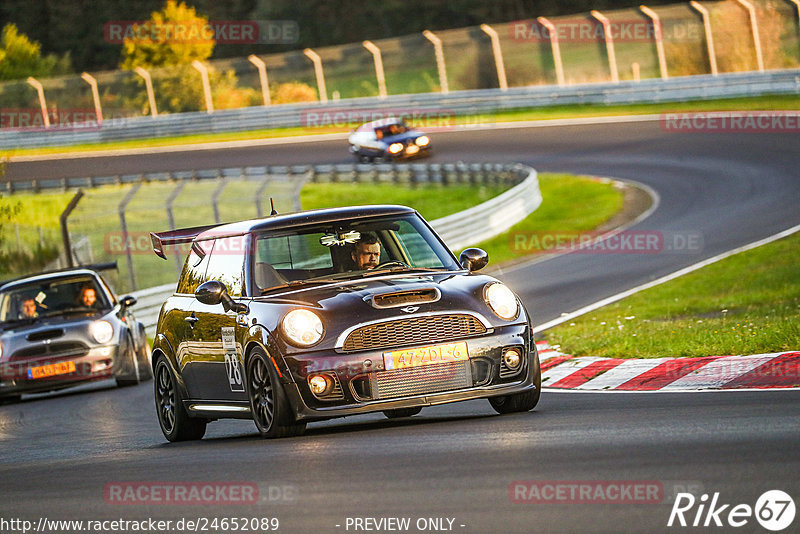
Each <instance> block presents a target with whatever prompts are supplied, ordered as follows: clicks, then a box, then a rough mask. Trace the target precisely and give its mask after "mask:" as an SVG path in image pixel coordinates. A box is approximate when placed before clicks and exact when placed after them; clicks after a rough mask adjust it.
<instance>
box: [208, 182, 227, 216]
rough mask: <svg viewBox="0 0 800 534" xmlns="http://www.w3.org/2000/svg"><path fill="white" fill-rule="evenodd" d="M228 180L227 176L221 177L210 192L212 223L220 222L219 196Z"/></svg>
mask: <svg viewBox="0 0 800 534" xmlns="http://www.w3.org/2000/svg"><path fill="white" fill-rule="evenodd" d="M228 183H229V180H228V179H227V178H223V179H222V181H221V182H220V184H219V185H218V186H217V188H216V189H215V190H214V192H213V193H212V194H211V207H212V209H213V210H214V223H216V224H219V223H220V216H219V197H220V196H222V192H223V191H225V188H226V187H227V186H228Z"/></svg>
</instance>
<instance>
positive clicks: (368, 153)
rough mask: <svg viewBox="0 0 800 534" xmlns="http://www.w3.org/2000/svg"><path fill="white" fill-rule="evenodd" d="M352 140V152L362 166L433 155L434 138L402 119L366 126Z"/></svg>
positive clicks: (391, 119)
mask: <svg viewBox="0 0 800 534" xmlns="http://www.w3.org/2000/svg"><path fill="white" fill-rule="evenodd" d="M348 141H349V143H350V153H351V154H353V155H355V156H356V158H358V160H359V161H360V162H362V163H370V162H373V161H379V162H389V161H393V160H398V159H411V158H418V157H420V156H425V155H428V154H430V152H431V138H430V137H428V136H427V135H426V134H424V133H422V132H421V131H419V130H415V129H413V128H410V127H409V126H407V125H406V124H405V123H404V122H403V121H402V120H401V119H398V118H388V119H381V120H377V121H372V122H368V123H366V124H362V125H361V126H359V127H358V128H356V130H355V131H354V132H353V133H351V134H350V137H349V138H348Z"/></svg>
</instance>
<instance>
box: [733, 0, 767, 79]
mask: <svg viewBox="0 0 800 534" xmlns="http://www.w3.org/2000/svg"><path fill="white" fill-rule="evenodd" d="M736 1H737V2H738V3H739V5H740V6H742V7H743V8H745V9H746V10H747V13H748V15H749V17H750V31H751V33H752V34H753V47H754V48H755V52H756V63H757V64H758V70H759V71H760V72H764V55H763V54H762V53H761V38H760V37H759V35H758V21H757V20H756V8H755V7H754V6H753V4H751V3H750V2H748V1H747V0H736Z"/></svg>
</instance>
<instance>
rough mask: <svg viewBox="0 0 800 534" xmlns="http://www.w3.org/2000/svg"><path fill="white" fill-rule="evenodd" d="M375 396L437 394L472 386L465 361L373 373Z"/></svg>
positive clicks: (380, 397)
mask: <svg viewBox="0 0 800 534" xmlns="http://www.w3.org/2000/svg"><path fill="white" fill-rule="evenodd" d="M375 385H376V394H375V398H377V399H394V398H399V397H409V396H411V395H423V394H426V393H440V392H442V391H453V390H457V389H464V388H468V387H471V386H472V374H471V373H470V363H469V361H468V360H464V361H460V362H450V363H443V364H437V365H421V366H419V367H411V368H409V369H397V370H393V371H383V372H380V373H375Z"/></svg>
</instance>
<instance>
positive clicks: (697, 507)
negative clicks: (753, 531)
mask: <svg viewBox="0 0 800 534" xmlns="http://www.w3.org/2000/svg"><path fill="white" fill-rule="evenodd" d="M795 511H796V510H795V505H794V500H792V498H791V497H790V496H789V494H787V493H786V492H784V491H781V490H770V491H766V492H764V493H763V494H762V495H761V496H760V497H759V498H758V500H757V501H756V504H755V506H750V505H749V504H736V505H732V504H727V503H725V504H724V503H723V502H722V501H721V500H720V494H719V492H716V493H714V495H713V496H712V497H711V499H710V500H709V496H708V494H706V493H704V494H703V495H701V496H700V498H699V499H696V498H695V496H694V495H692V494H691V493H679V494H678V496H677V497H676V498H675V503H674V504H673V505H672V512H670V514H669V521H667V526H668V527H671V526H673V525H674V526H681V527H686V526H692V527H722V526H728V527H733V528H739V527H743V526H745V525H747V524H750V522H751V520H752V519H753V518H754V517H755V520H756V521H758V523H759V524H760V525H761V526H762V527H763V528H765V529H767V530H771V531H772V532H778V531H781V530H784V529H785V528H787V527H788V526H789V525H791V524H792V522H793V521H794V516H795Z"/></svg>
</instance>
